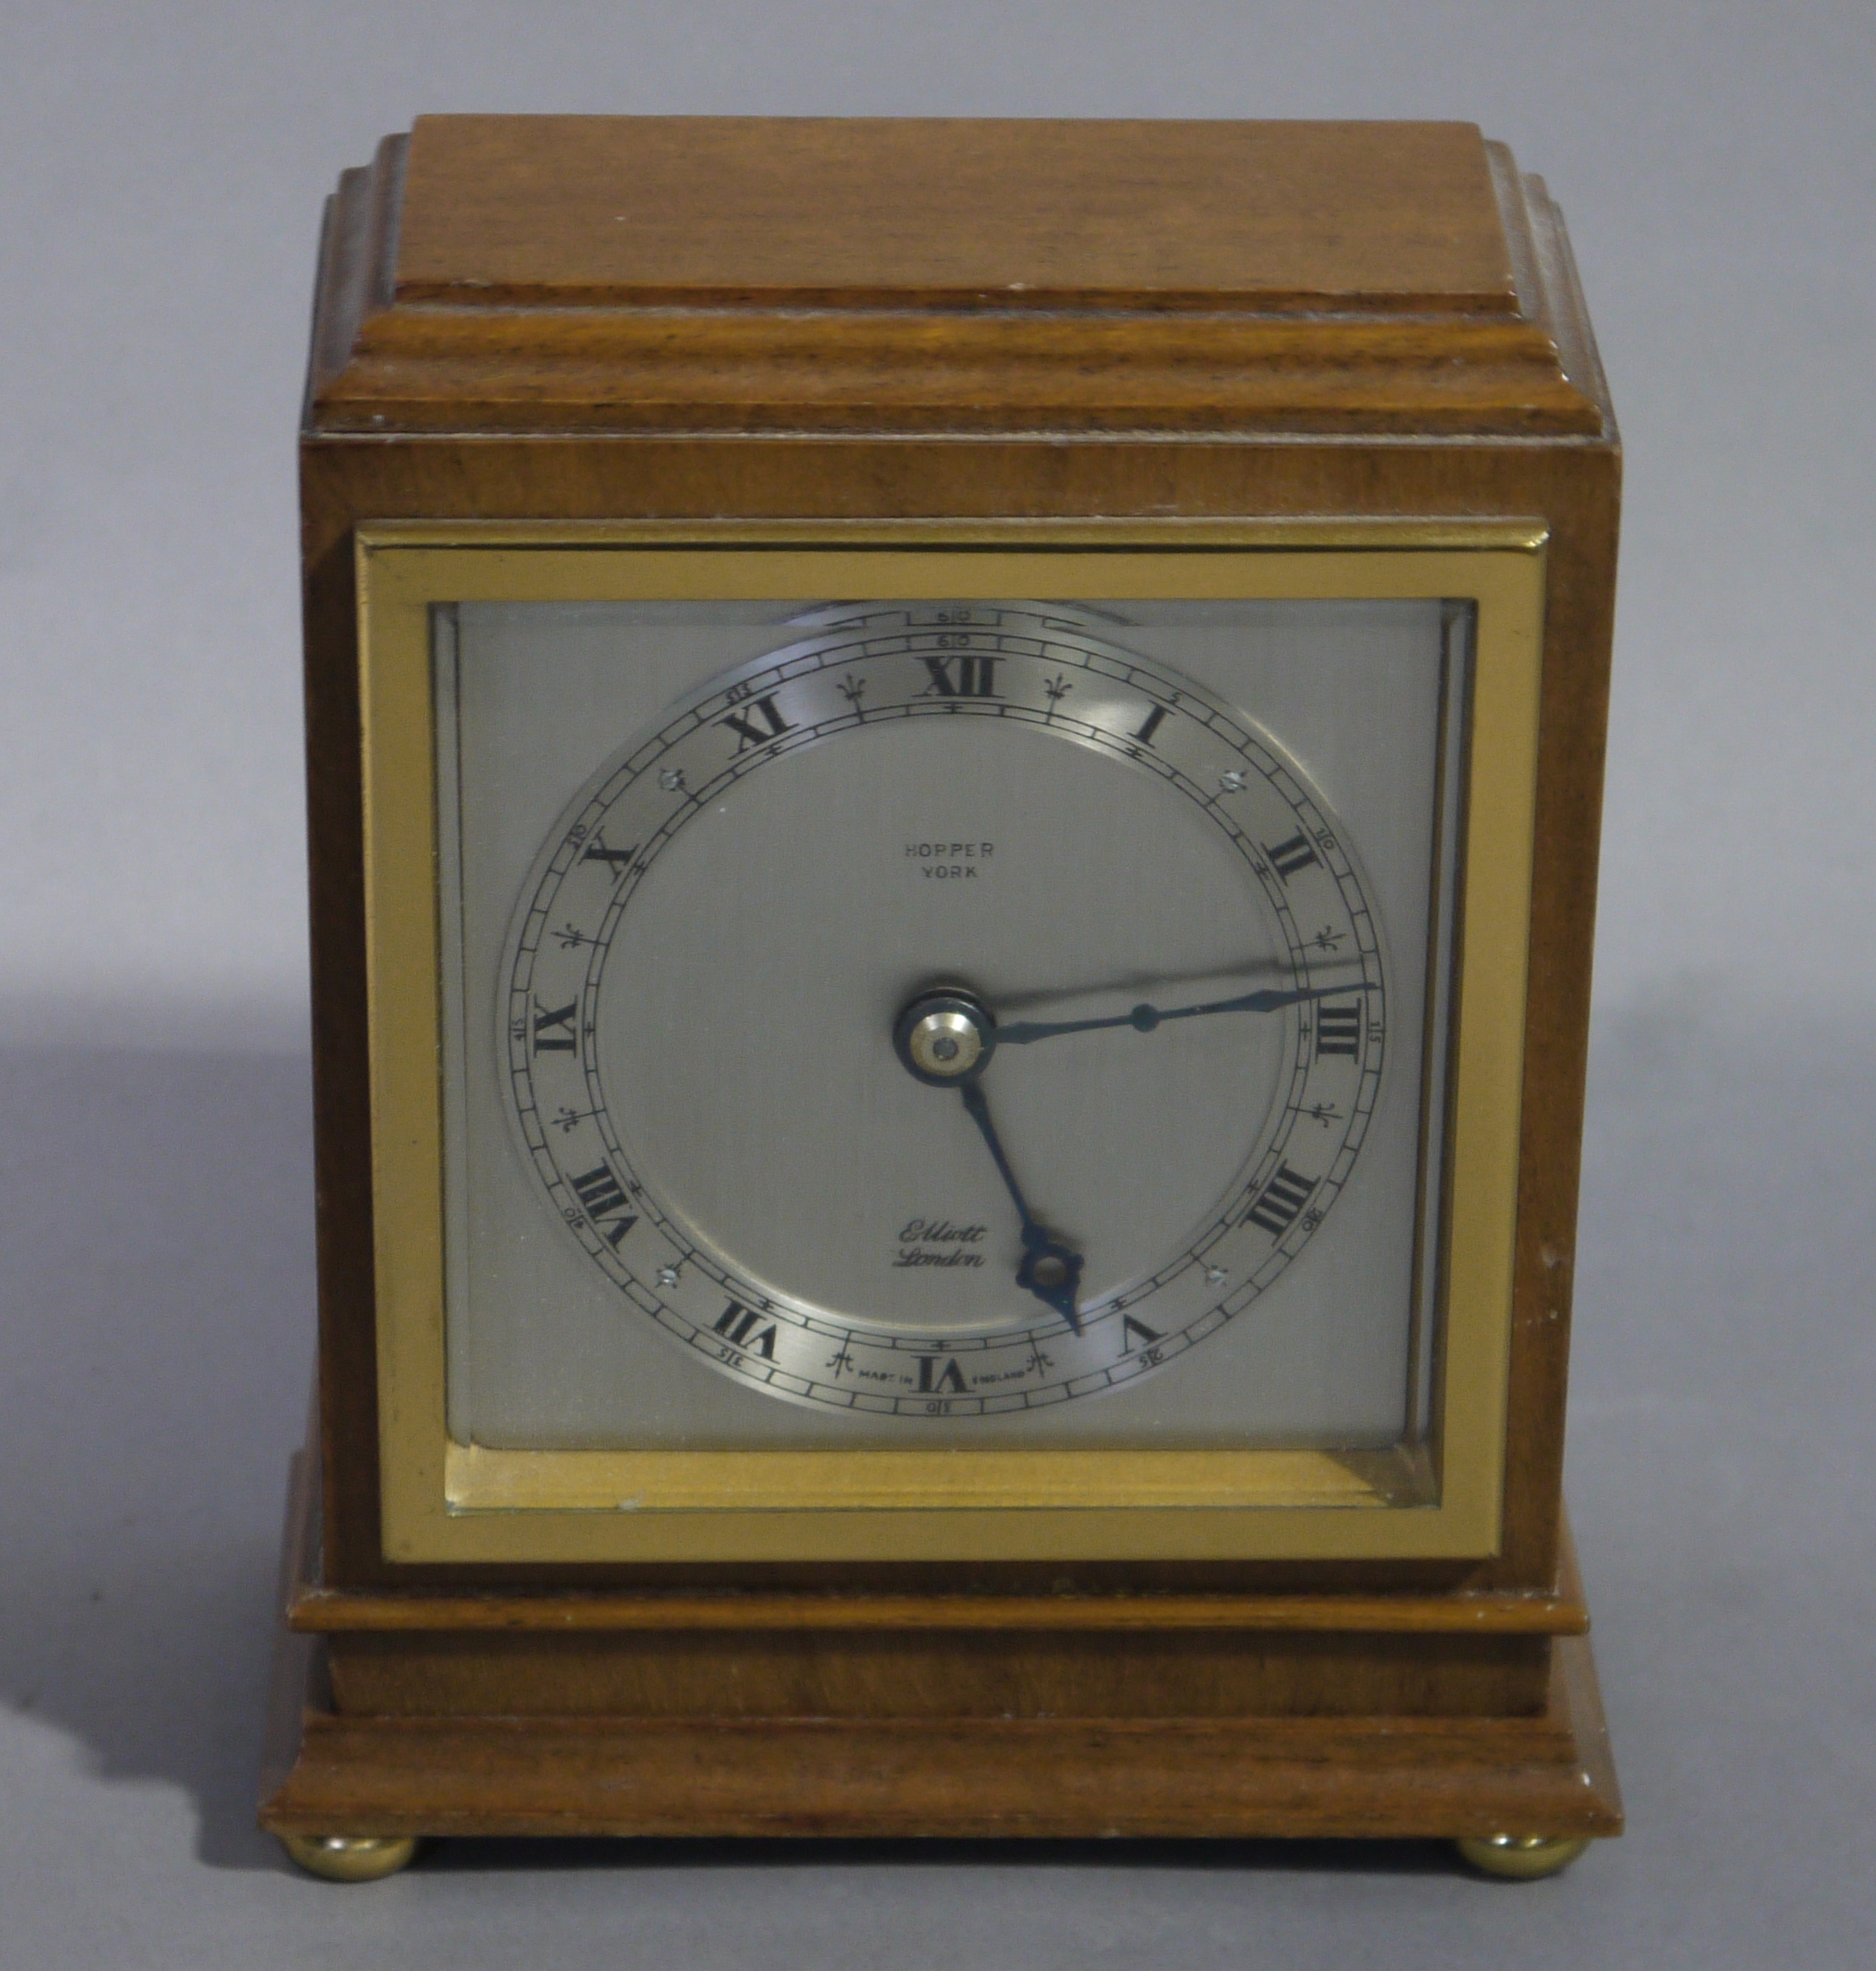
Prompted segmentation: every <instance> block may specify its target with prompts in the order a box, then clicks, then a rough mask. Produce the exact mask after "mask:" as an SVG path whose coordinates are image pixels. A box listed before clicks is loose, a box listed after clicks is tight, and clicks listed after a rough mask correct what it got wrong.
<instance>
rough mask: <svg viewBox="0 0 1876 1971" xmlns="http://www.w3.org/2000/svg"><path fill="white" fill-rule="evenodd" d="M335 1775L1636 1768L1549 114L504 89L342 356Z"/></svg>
mask: <svg viewBox="0 0 1876 1971" xmlns="http://www.w3.org/2000/svg"><path fill="white" fill-rule="evenodd" d="M302 460H303V493H304V515H305V604H306V617H305V624H306V680H307V685H306V689H307V709H308V725H309V764H310V785H311V831H312V872H313V883H312V899H313V951H314V961H313V962H314V1021H315V1036H316V1115H317V1142H318V1169H319V1255H320V1285H321V1347H320V1381H319V1392H318V1401H317V1407H316V1426H315V1429H314V1433H313V1438H312V1442H311V1445H310V1446H309V1449H308V1451H307V1452H306V1455H305V1457H304V1458H303V1459H302V1460H301V1461H300V1465H299V1467H298V1473H299V1475H298V1479H297V1482H296V1485H295V1488H294V1500H293V1506H292V1515H291V1519H290V1523H289V1532H288V1539H287V1549H286V1566H287V1599H286V1612H285V1629H284V1632H283V1644H282V1656H281V1687H282V1701H281V1708H280V1715H279V1719H278V1731H277V1744H276V1747H275V1751H274V1754H272V1766H271V1769H270V1773H269V1776H268V1780H267V1794H266V1798H265V1800H264V1803H263V1807H262V1819H263V1822H264V1824H265V1825H267V1826H268V1827H270V1828H272V1829H273V1830H274V1831H277V1832H278V1833H279V1834H280V1835H281V1836H282V1837H283V1839H284V1840H285V1841H286V1842H288V1845H289V1848H291V1850H292V1851H293V1852H294V1853H295V1855H296V1856H298V1857H299V1858H300V1859H302V1860H304V1861H305V1862H306V1863H307V1864H308V1865H309V1866H312V1867H315V1868H316V1869H320V1870H321V1871H322V1872H325V1873H328V1874H337V1875H352V1876H360V1875H371V1874H376V1873H383V1872H385V1871H387V1870H388V1869H390V1868H392V1867H393V1866H396V1865H398V1864H399V1863H400V1862H401V1861H403V1860H404V1859H406V1858H408V1857H409V1854H410V1852H411V1847H412V1844H413V1842H415V1840H417V1839H418V1838H421V1837H422V1836H429V1835H442V1834H449V1833H453V1832H467V1833H502V1834H514V1833H530V1832H540V1833H546V1832H555V1833H561V1832H586V1833H601V1834H663V1835H670V1834H697V1835H758V1834H759V1835H774V1834H800V1835H844V1836H856V1835H894V1836H906V1835H949V1836H960V1835H971V1836H996V1835H1036V1836H1087V1835H1094V1834H1102V1835H1121V1836H1125V1835H1155V1836H1166V1835H1199V1834H1203V1835H1222V1834H1237V1835H1253V1834H1255V1835H1288V1834H1309V1835H1348V1836H1357V1835H1365V1836H1375V1835H1384V1836H1385V1835H1402V1836H1406V1835H1417V1836H1444V1837H1450V1838H1452V1839H1454V1840H1456V1841H1459V1842H1461V1844H1462V1846H1464V1847H1465V1848H1466V1852H1467V1853H1469V1854H1470V1855H1471V1856H1472V1858H1474V1859H1475V1860H1477V1861H1479V1862H1481V1863H1482V1864H1483V1865H1488V1866H1494V1867H1496V1868H1498V1869H1500V1870H1501V1872H1507V1873H1516V1872H1523V1873H1538V1872H1541V1871H1543V1870H1544V1869H1549V1868H1550V1867H1553V1866H1556V1865H1559V1864H1560V1863H1561V1861H1563V1860H1565V1859H1567V1858H1569V1857H1570V1856H1571V1854H1573V1853H1575V1852H1576V1849H1577V1847H1580V1846H1581V1844H1582V1842H1583V1841H1584V1840H1586V1839H1587V1838H1589V1837H1591V1836H1597V1835H1606V1834H1610V1833H1614V1832H1615V1831H1618V1830H1619V1827H1620V1808H1619V1805H1618V1803H1617V1798H1616V1793H1615V1781H1614V1776H1613V1773H1612V1771H1611V1769H1610V1766H1609V1759H1608V1754H1607V1750H1606V1747H1605V1743H1604V1736H1603V1730H1602V1724H1601V1718H1600V1713H1599V1709H1598V1699H1597V1696H1596V1691H1595V1684H1594V1678H1593V1671H1592V1668H1591V1664H1590V1658H1589V1653H1588V1645H1587V1641H1586V1640H1585V1635H1584V1632H1585V1630H1586V1628H1587V1615H1586V1613H1585V1610H1584V1606H1583V1602H1582V1594H1581V1591H1580V1588H1579V1587H1578V1585H1577V1582H1576V1574H1575V1572H1574V1567H1573V1563H1572V1560H1571V1552H1570V1547H1569V1539H1568V1534H1567V1531H1566V1528H1565V1521H1564V1517H1563V1511H1562V1505H1561V1495H1560V1462H1561V1450H1562V1427H1563V1413H1562V1412H1563V1390H1564V1382H1565V1352H1566V1345H1567V1334H1568V1328H1569V1308H1570V1276H1571V1247H1572V1238H1573V1230H1574V1215H1575V1207H1576V1170H1577V1152H1578V1137H1579V1130H1580V1119H1581V1109H1582V1081H1583V1063H1584V1044H1585V1034H1586V1027H1587V1007H1588V987H1589V944H1590V923H1591V912H1592V906H1593V883H1594V870H1595V851H1596V830H1597V822H1598V798H1599V777H1600V765H1601V754H1602V745H1603V732H1604V714H1605V702H1606V680H1607V663H1608V647H1609V623H1610V612H1611V602H1612V583H1613V568H1614V554H1615V516H1616V489H1617V465H1618V454H1617V446H1616V439H1615V427H1614V424H1613V421H1612V418H1611V415H1610V412H1609V405H1608V400H1607V396H1606V393H1605V391H1604V385H1603V383H1602V379H1601V376H1600V373H1599V372H1598V367H1597V362H1596V358H1595V355H1594V351H1593V344H1592V343H1591V339H1590V334H1589V329H1588V326H1587V321H1586V319H1585V317H1584V315H1583V312H1582V306H1581V302H1580V300H1579V298H1578V295H1577V291H1576V285H1575V281H1574V278H1573V275H1572V273H1571V264H1570V260H1569V256H1568V252H1567V249H1566V246H1565V241H1564V237H1563V233H1562V230H1561V227H1560V223H1559V222H1558V219H1557V217H1556V214H1555V212H1554V210H1553V208H1552V207H1551V206H1549V203H1548V201H1547V200H1546V198H1545V196H1544V195H1543V189H1542V187H1541V185H1540V184H1538V181H1536V180H1534V179H1527V178H1524V177H1521V176H1520V175H1519V173H1517V172H1516V169H1515V168H1514V167H1513V165H1512V162H1511V161H1510V157H1508V155H1507V154H1506V153H1505V151H1504V150H1503V149H1502V147H1500V146H1494V145H1489V144H1487V143H1485V142H1483V140H1481V138H1480V136H1479V135H1478V133H1477V130H1476V129H1472V127H1471V126H1469V125H1461V124H1232V123H1215V124H1155V123H1100V122H1088V123H1048V122H1033V123H1026V122H935V121H905V122H868V121H817V120H800V121H792V120H791V121H784V120H762V119H716V118H532V117H438V118H426V119H424V120H422V121H421V122H419V124H417V126H416V128H415V132H414V133H413V134H412V135H410V137H408V138H403V137H399V138H393V139H389V140H387V141H386V143H385V144H384V145H383V146H382V148H381V149H380V151H379V152H378V155H377V161H376V162H375V163H374V164H373V165H372V166H371V167H370V168H368V169H366V170H361V171H357V172H352V173H347V174H346V175H345V177H344V179H343V180H342V181H341V184H340V188H339V191H338V196H337V198H336V199H335V201H333V206H332V207H331V210H330V212H329V215H328V220H327V230H326V236H325V241H324V245H323V249H322V259H321V272H320V278H319V286H318V299H317V306H316V321H315V327H314V344H313V355H312V364H311V381H310V385H309V391H308V396H307V403H306V412H305V430H304V436H303V449H302Z"/></svg>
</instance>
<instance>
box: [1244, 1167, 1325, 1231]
mask: <svg viewBox="0 0 1876 1971" xmlns="http://www.w3.org/2000/svg"><path fill="white" fill-rule="evenodd" d="M1317 1181H1318V1180H1317V1179H1315V1178H1314V1177H1305V1176H1302V1175H1300V1174H1299V1173H1298V1172H1296V1171H1295V1170H1291V1169H1290V1166H1289V1164H1279V1165H1278V1166H1277V1174H1276V1175H1275V1176H1274V1177H1273V1178H1272V1179H1271V1180H1270V1181H1269V1182H1268V1184H1266V1185H1265V1186H1264V1187H1263V1197H1260V1198H1259V1199H1258V1200H1257V1203H1255V1204H1253V1205H1252V1207H1251V1208H1250V1210H1249V1211H1247V1212H1246V1213H1245V1214H1244V1216H1245V1220H1246V1223H1247V1224H1249V1225H1262V1226H1263V1229H1264V1230H1266V1231H1267V1232H1268V1233H1269V1235H1270V1236H1271V1237H1272V1238H1274V1239H1280V1238H1281V1237H1282V1236H1283V1235H1284V1234H1285V1232H1287V1231H1288V1230H1290V1226H1291V1225H1294V1224H1295V1223H1296V1214H1297V1213H1298V1212H1300V1211H1301V1209H1302V1208H1303V1207H1304V1205H1306V1204H1307V1203H1308V1202H1309V1194H1310V1192H1312V1191H1313V1190H1314V1189H1315V1188H1316V1185H1317Z"/></svg>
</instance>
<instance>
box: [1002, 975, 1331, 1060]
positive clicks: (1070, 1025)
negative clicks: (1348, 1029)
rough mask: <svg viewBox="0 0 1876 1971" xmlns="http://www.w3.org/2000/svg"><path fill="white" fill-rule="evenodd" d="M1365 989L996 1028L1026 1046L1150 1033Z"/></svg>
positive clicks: (1256, 996)
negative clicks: (1074, 1037)
mask: <svg viewBox="0 0 1876 1971" xmlns="http://www.w3.org/2000/svg"><path fill="white" fill-rule="evenodd" d="M1365 989H1366V988H1365V987H1364V986H1363V985H1362V983H1361V982H1360V981H1359V980H1357V981H1356V982H1354V983H1351V984H1347V985H1333V986H1301V987H1299V988H1296V990H1294V991H1290V992H1281V991H1277V990H1274V989H1272V990H1267V991H1264V992H1257V993H1240V994H1238V996H1237V998H1235V999H1206V1000H1204V1001H1202V1003H1201V1004H1200V1005H1196V1006H1169V1007H1167V1008H1165V1009H1164V1010H1161V1009H1160V1008H1159V1007H1158V1006H1150V1005H1147V1004H1146V1002H1145V1001H1144V1000H1142V1002H1141V1004H1140V1005H1137V1006H1136V1007H1135V1008H1134V1009H1133V1010H1132V1011H1131V1012H1130V1013H1115V1014H1114V1015H1112V1016H1110V1017H1109V1018H1108V1019H1105V1020H1017V1021H1012V1022H1011V1023H1010V1025H1009V1026H1007V1027H998V1029H997V1045H998V1046H999V1047H1026V1046H1027V1045H1028V1044H1029V1043H1030V1042H1031V1041H1032V1040H1053V1039H1054V1038H1055V1036H1056V1035H1057V1034H1058V1033H1092V1032H1094V1031H1095V1030H1096V1029H1097V1028H1098V1027H1132V1028H1133V1030H1134V1032H1136V1033H1151V1032H1153V1028H1154V1027H1158V1026H1159V1025H1161V1024H1162V1023H1163V1022H1164V1021H1168V1020H1193V1019H1197V1016H1199V1015H1200V1014H1201V1013H1274V1012H1275V1011H1277V1010H1278V1009H1279V1007H1282V1006H1294V1005H1297V1004H1298V1003H1299V1001H1301V1000H1303V999H1337V998H1341V999H1346V998H1349V997H1351V995H1353V994H1356V993H1360V992H1362V991H1364V990H1365Z"/></svg>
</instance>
